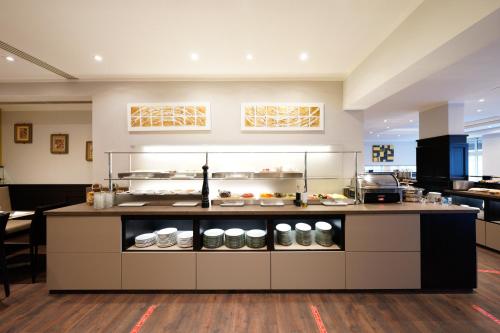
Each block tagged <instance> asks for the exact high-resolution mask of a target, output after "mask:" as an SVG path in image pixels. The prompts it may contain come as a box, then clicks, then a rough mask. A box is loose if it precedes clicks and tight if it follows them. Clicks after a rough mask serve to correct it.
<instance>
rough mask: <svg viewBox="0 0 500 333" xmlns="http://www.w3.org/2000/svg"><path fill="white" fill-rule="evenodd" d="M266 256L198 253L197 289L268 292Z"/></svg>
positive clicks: (268, 270)
mask: <svg viewBox="0 0 500 333" xmlns="http://www.w3.org/2000/svg"><path fill="white" fill-rule="evenodd" d="M270 261H271V259H270V254H269V252H261V253H247V252H234V253H230V252H218V253H214V252H198V253H197V254H196V281H197V282H196V286H197V289H201V290H210V289H227V290H231V289H269V288H270V287H271V268H270Z"/></svg>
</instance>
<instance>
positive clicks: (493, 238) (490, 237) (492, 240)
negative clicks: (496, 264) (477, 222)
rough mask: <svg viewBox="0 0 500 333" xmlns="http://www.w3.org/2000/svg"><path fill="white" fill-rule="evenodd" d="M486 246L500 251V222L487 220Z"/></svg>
mask: <svg viewBox="0 0 500 333" xmlns="http://www.w3.org/2000/svg"><path fill="white" fill-rule="evenodd" d="M486 246H487V247H491V248H492V249H495V250H498V251H500V224H498V223H493V222H486Z"/></svg>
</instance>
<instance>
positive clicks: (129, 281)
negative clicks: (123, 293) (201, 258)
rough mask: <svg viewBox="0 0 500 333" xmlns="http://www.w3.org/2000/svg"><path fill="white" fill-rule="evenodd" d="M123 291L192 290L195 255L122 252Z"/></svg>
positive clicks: (194, 274) (193, 287)
mask: <svg viewBox="0 0 500 333" xmlns="http://www.w3.org/2000/svg"><path fill="white" fill-rule="evenodd" d="M122 289H129V290H131V289H141V290H148V289H149V290H176V289H177V290H178V289H181V290H194V289H196V253H194V252H187V253H183V252H147V253H143V252H141V253H140V252H127V253H123V254H122Z"/></svg>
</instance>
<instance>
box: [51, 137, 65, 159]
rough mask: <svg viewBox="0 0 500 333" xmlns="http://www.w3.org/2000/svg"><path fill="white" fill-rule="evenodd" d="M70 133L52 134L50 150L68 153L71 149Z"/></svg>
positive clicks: (56, 152) (54, 152)
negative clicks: (69, 147)
mask: <svg viewBox="0 0 500 333" xmlns="http://www.w3.org/2000/svg"><path fill="white" fill-rule="evenodd" d="M68 146H69V135H68V134H51V135H50V152H51V153H52V154H68V152H69V149H68Z"/></svg>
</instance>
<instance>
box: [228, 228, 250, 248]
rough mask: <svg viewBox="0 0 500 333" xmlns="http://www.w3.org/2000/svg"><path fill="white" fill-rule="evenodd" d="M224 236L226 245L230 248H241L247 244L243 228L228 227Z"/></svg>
mask: <svg viewBox="0 0 500 333" xmlns="http://www.w3.org/2000/svg"><path fill="white" fill-rule="evenodd" d="M224 238H225V244H226V246H227V247H228V248H230V249H239V248H242V247H243V246H245V230H243V229H240V228H232V229H227V230H226V232H225V235H224Z"/></svg>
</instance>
